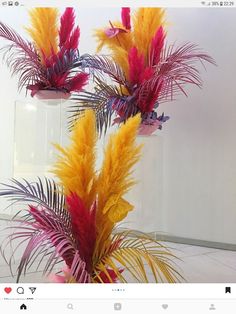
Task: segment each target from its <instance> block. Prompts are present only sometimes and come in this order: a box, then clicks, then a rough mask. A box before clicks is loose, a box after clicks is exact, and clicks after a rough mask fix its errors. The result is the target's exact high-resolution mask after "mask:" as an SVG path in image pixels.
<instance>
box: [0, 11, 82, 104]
mask: <svg viewBox="0 0 236 314" xmlns="http://www.w3.org/2000/svg"><path fill="white" fill-rule="evenodd" d="M29 15H30V20H31V25H30V26H28V27H27V28H26V31H27V33H28V35H29V36H30V37H31V41H28V40H26V39H24V38H22V37H21V36H20V35H19V34H18V33H17V32H16V31H15V30H13V29H12V28H11V27H9V26H8V25H6V24H4V23H2V22H0V38H3V39H5V40H7V41H8V42H9V44H8V45H7V46H5V47H4V48H2V51H1V52H2V53H3V57H4V60H5V61H6V63H7V65H8V67H9V68H10V71H11V72H12V74H13V75H19V82H18V87H19V90H21V89H22V88H24V87H25V88H26V90H30V91H31V96H34V95H37V96H38V97H39V98H68V97H69V96H70V93H71V92H79V91H80V90H81V89H82V88H83V87H84V86H85V85H86V83H87V80H88V75H87V74H86V73H84V72H83V71H82V70H81V69H80V67H79V64H80V62H79V60H80V55H79V51H78V46H79V38H80V28H79V26H76V25H75V12H74V9H73V8H66V9H65V11H64V13H63V14H62V16H61V17H60V16H59V11H58V9H56V8H34V9H31V10H30V12H29ZM59 19H60V21H59ZM75 68H76V70H75Z"/></svg>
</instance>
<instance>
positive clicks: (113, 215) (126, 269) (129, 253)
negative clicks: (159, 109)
mask: <svg viewBox="0 0 236 314" xmlns="http://www.w3.org/2000/svg"><path fill="white" fill-rule="evenodd" d="M140 121H141V118H140V115H136V116H135V117H133V118H130V119H128V120H127V121H126V123H125V124H124V125H122V126H121V127H120V128H119V130H118V131H117V133H116V134H113V135H111V136H110V139H109V141H108V144H107V146H106V148H105V151H104V158H103V163H102V166H101V169H100V171H97V169H96V168H95V162H96V141H97V131H96V122H95V114H94V113H93V112H92V111H86V112H85V114H84V116H83V117H81V119H80V120H78V121H77V123H76V124H75V126H74V128H73V131H72V134H71V144H70V146H69V147H67V148H62V147H60V146H59V145H57V148H58V151H59V156H58V161H57V163H56V164H55V167H54V170H53V172H54V173H55V175H56V176H57V178H58V180H59V182H58V183H56V182H55V181H54V180H52V179H45V180H41V179H38V180H37V181H36V182H34V183H29V182H28V181H26V180H23V181H17V180H13V182H12V184H9V185H6V184H5V185H4V187H3V189H1V191H0V196H2V197H6V198H8V199H10V201H11V202H12V203H19V204H21V206H22V210H21V211H20V212H19V214H18V218H17V217H16V218H15V223H16V225H15V227H13V232H12V233H11V235H10V236H9V238H7V239H6V240H5V242H4V243H3V244H2V246H1V250H2V252H3V254H4V256H5V258H6V260H8V262H9V265H10V267H11V266H12V261H13V257H14V254H13V256H7V252H8V248H9V246H11V247H12V246H13V247H14V245H15V247H16V249H18V248H22V249H23V254H22V256H21V260H20V262H19V265H18V270H17V272H18V276H17V281H19V280H20V277H21V275H22V274H26V273H27V272H28V271H29V269H30V267H32V266H33V265H35V264H36V265H37V267H40V265H41V264H42V267H43V266H44V272H45V273H46V274H51V276H50V278H51V279H52V280H53V281H56V282H68V283H69V282H78V283H88V282H93V283H97V282H116V281H119V282H129V281H130V280H131V281H137V282H149V281H150V280H151V281H155V282H162V281H165V282H166V281H167V282H175V281H176V280H178V278H179V274H178V273H177V272H176V270H175V269H174V267H173V265H172V259H173V258H174V256H173V255H172V254H171V253H170V252H169V251H168V250H167V249H166V248H165V247H163V246H162V245H161V244H160V243H158V242H157V241H155V240H153V238H151V237H149V236H148V235H145V234H143V233H140V232H138V231H134V230H125V229H120V228H119V226H120V224H121V222H122V220H123V219H124V218H125V217H126V216H127V215H128V213H129V212H130V211H132V210H133V209H134V208H133V206H132V204H130V203H129V202H127V201H126V200H125V199H124V195H125V193H126V192H127V191H128V190H129V189H130V188H131V187H132V186H133V185H134V181H133V178H132V176H131V171H132V167H133V166H134V165H135V164H136V162H137V161H138V159H139V157H140V151H141V146H140V145H137V144H136V143H135V138H136V134H137V130H138V127H139V125H140ZM22 203H24V204H25V206H23V205H22ZM147 210H148V209H147ZM121 226H122V225H121ZM59 262H63V266H61V268H62V273H61V274H54V275H52V273H54V272H55V270H56V269H58V263H59Z"/></svg>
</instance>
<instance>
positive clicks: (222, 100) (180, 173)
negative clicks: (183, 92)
mask: <svg viewBox="0 0 236 314" xmlns="http://www.w3.org/2000/svg"><path fill="white" fill-rule="evenodd" d="M13 10H14V9H12V8H11V10H7V9H4V11H3V10H0V20H2V21H4V22H7V23H8V24H10V25H11V26H13V27H14V28H16V29H17V30H18V31H19V32H20V33H21V34H25V32H24V30H22V25H23V24H24V25H25V24H27V15H26V12H25V11H24V10H23V9H21V10H19V9H17V10H15V11H14V12H15V15H14V14H13V13H12V12H13ZM16 12H17V13H16ZM78 14H79V23H80V27H81V33H82V35H81V45H80V50H81V53H85V52H90V53H93V52H94V51H95V47H96V44H95V42H94V40H93V38H92V30H93V29H94V28H95V27H98V26H103V25H106V24H107V21H108V20H109V19H111V20H114V17H119V10H118V9H117V10H115V9H107V10H105V9H80V10H79V11H78ZM235 17H236V11H235V10H227V9H225V10H224V9H220V10H214V11H213V10H208V9H184V10H183V9H169V10H168V11H167V20H168V22H169V26H168V41H169V42H173V41H176V42H177V43H183V42H186V41H191V42H194V43H198V44H199V46H200V47H202V48H203V49H204V50H205V51H207V52H208V53H209V54H210V55H211V56H213V57H214V58H215V60H216V62H217V64H218V67H214V66H211V65H207V66H206V67H207V71H206V72H205V70H204V69H203V68H201V75H202V78H203V81H204V87H203V89H202V90H200V89H197V88H189V89H188V94H189V97H188V98H185V97H184V96H182V97H181V96H180V97H179V98H178V100H177V101H174V102H172V103H166V104H165V105H163V106H162V108H161V110H164V111H165V113H166V114H168V115H170V117H171V120H169V121H168V122H167V123H166V124H165V125H164V128H163V130H162V131H161V137H162V146H163V152H162V153H163V156H162V157H163V158H162V160H163V182H162V184H163V195H162V207H161V208H160V209H159V212H157V213H156V216H155V219H156V225H157V226H158V230H160V221H159V218H160V217H162V221H161V231H163V232H165V233H168V234H171V235H175V236H182V237H188V238H197V239H203V240H210V241H219V242H228V243H236V232H235V221H236V192H235V190H236V166H235V160H236V140H235V130H236V109H235V99H236V83H235V69H236V41H235V33H236V23H235ZM1 45H3V43H2V42H0V46H1ZM0 82H1V85H0V96H1V97H0V126H1V132H0V181H2V180H5V179H6V178H8V177H11V174H12V161H13V160H12V154H13V127H14V100H15V99H16V98H19V97H21V98H22V97H24V93H22V94H21V95H20V96H19V94H18V93H17V91H16V80H15V79H11V78H10V74H9V71H8V70H7V68H6V67H5V65H1V67H0ZM154 188H155V187H154ZM144 223H145V224H148V223H149V222H148V221H144Z"/></svg>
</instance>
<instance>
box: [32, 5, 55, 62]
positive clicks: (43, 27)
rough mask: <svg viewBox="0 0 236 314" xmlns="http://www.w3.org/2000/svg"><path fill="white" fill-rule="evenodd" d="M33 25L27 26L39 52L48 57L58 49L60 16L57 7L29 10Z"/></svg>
mask: <svg viewBox="0 0 236 314" xmlns="http://www.w3.org/2000/svg"><path fill="white" fill-rule="evenodd" d="M29 15H30V20H31V27H28V28H26V30H27V32H28V34H29V35H30V37H31V38H32V39H33V41H34V43H35V46H36V48H37V49H38V51H39V53H40V54H41V51H43V52H44V54H45V56H46V57H49V56H50V55H51V54H52V50H53V51H54V52H55V53H56V52H57V51H58V25H57V24H58V16H59V12H58V9H56V8H34V9H31V10H30V11H29Z"/></svg>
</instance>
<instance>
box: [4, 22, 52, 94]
mask: <svg viewBox="0 0 236 314" xmlns="http://www.w3.org/2000/svg"><path fill="white" fill-rule="evenodd" d="M0 37H2V38H4V39H6V40H8V41H10V44H9V45H7V46H5V47H4V48H2V49H1V50H2V51H3V52H4V59H5V60H6V62H7V65H8V66H9V67H10V69H11V71H12V74H13V75H15V74H20V78H19V83H18V87H19V90H21V89H22V87H23V86H25V85H29V84H34V83H35V81H36V80H39V79H40V80H42V81H44V82H45V75H44V69H43V67H42V64H41V63H40V62H39V56H38V54H37V51H36V49H35V47H34V46H33V45H32V43H30V42H28V41H26V40H24V39H23V38H22V37H21V36H20V35H19V34H18V33H17V32H15V31H14V30H13V29H12V28H10V27H9V26H7V25H5V24H4V23H2V22H0ZM45 83H46V82H45Z"/></svg>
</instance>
